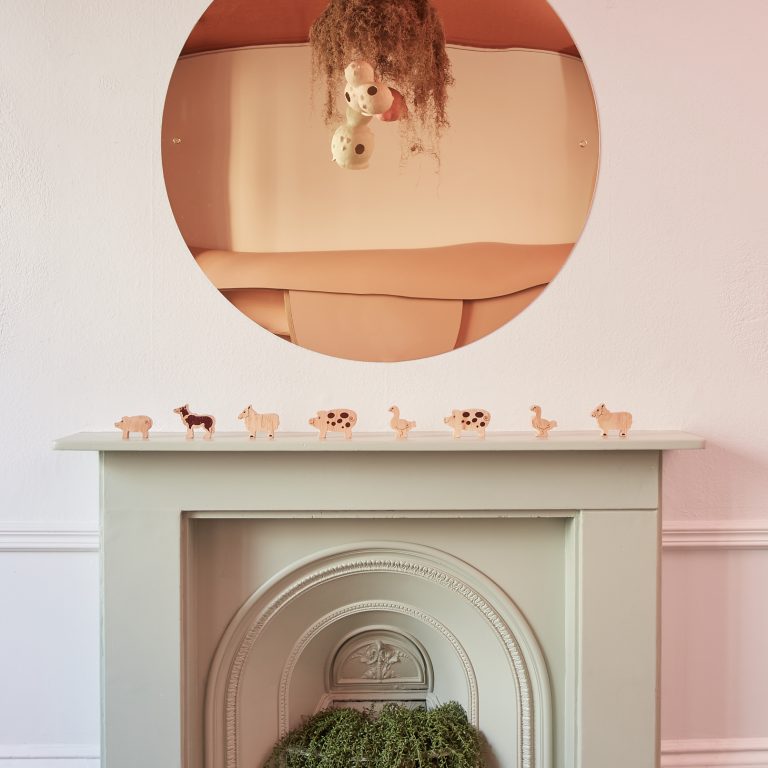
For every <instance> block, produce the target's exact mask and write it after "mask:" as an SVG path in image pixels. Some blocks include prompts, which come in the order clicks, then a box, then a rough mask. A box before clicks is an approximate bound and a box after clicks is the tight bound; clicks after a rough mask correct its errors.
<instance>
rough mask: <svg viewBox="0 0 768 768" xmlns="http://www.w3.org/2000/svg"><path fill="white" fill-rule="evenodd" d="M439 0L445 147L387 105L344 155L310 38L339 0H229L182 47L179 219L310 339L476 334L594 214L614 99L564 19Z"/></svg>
mask: <svg viewBox="0 0 768 768" xmlns="http://www.w3.org/2000/svg"><path fill="white" fill-rule="evenodd" d="M433 5H434V7H435V9H436V10H437V12H438V13H439V15H440V18H441V19H442V23H443V27H444V30H445V35H446V40H447V50H448V55H449V58H450V61H451V67H452V73H453V77H454V85H453V86H452V87H451V88H450V90H449V95H448V103H447V118H448V121H449V127H448V128H447V129H446V130H445V131H444V132H443V135H442V139H441V142H440V145H439V162H438V161H436V160H435V158H434V156H433V155H431V154H430V153H429V152H425V153H420V154H416V153H409V152H408V147H407V142H404V137H407V131H404V130H403V128H404V126H403V125H401V124H400V123H398V122H382V121H372V123H371V128H372V130H373V131H374V132H375V141H376V144H375V155H374V156H373V157H372V158H371V159H370V163H369V165H368V167H367V168H366V169H365V170H361V171H355V172H350V171H346V170H343V169H342V168H340V167H339V166H338V165H337V164H336V163H334V162H333V161H332V153H331V137H332V135H333V133H334V129H335V127H336V126H335V125H328V124H326V122H325V121H324V116H323V98H324V94H323V89H322V83H313V79H312V75H311V52H310V48H309V45H308V43H307V39H308V31H309V28H310V26H311V24H312V22H313V21H314V19H315V18H317V16H318V15H319V14H320V13H321V12H322V10H323V8H324V7H325V0H319V1H318V0H292V1H291V2H289V1H288V0H285V1H284V2H281V3H279V4H275V3H268V2H266V0H248V1H244V0H215V2H213V3H212V4H211V6H210V7H209V8H208V10H207V11H206V12H205V14H204V15H203V17H202V18H201V19H200V21H199V22H198V24H197V25H196V26H195V28H194V29H193V31H192V33H191V35H190V37H189V39H188V40H187V43H186V45H185V47H184V49H183V51H182V54H181V56H180V58H179V61H178V63H177V65H176V68H175V70H174V73H173V76H172V79H171V83H170V85H169V89H168V95H167V98H166V104H165V112H164V116H163V131H162V155H163V170H164V174H165V181H166V186H167V190H168V196H169V200H170V203H171V207H172V209H173V213H174V215H175V217H176V220H177V222H178V225H179V228H180V230H181V233H182V236H183V237H184V240H185V242H186V243H187V245H188V246H189V248H190V251H191V252H192V254H193V256H194V258H195V259H196V261H197V263H198V265H199V266H200V267H201V268H202V269H203V270H204V272H205V273H206V275H207V276H208V277H209V278H210V280H211V281H212V282H213V284H214V285H215V286H216V287H217V288H218V289H219V290H220V291H221V293H222V294H223V295H224V296H225V297H226V298H227V299H228V300H229V301H230V302H231V303H232V304H233V305H234V306H235V307H237V308H238V309H239V310H240V311H242V312H243V313H245V314H246V315H247V316H248V317H250V318H251V319H253V320H254V321H255V322H257V323H259V324H260V325H261V326H263V327H264V328H266V329H267V330H269V331H271V332H272V333H275V334H277V335H279V336H281V337H282V338H284V339H286V340H287V341H290V342H292V343H294V344H298V345H300V346H303V347H306V348H308V349H312V350H315V351H318V352H322V353H325V354H329V355H334V356H337V357H342V358H348V359H356V360H366V361H397V360H410V359H416V358H422V357H428V356H431V355H436V354H440V353H444V352H448V351H450V350H452V349H456V348H458V347H462V346H464V345H466V344H469V343H471V342H473V341H475V340H477V339H479V338H481V337H483V336H485V335H486V334H488V333H490V332H492V331H493V330H495V329H497V328H499V327H500V326H502V325H504V324H505V323H507V322H508V321H509V320H511V319H512V318H514V317H515V316H516V315H517V314H519V313H520V312H521V311H522V310H523V309H525V307H527V306H528V305H529V304H530V303H531V302H532V301H533V300H534V299H535V298H536V297H538V296H539V295H540V294H541V293H542V291H543V290H544V289H545V288H546V286H547V285H548V284H549V282H550V281H551V280H552V279H553V278H554V277H555V275H556V274H557V272H558V271H559V269H560V268H561V267H562V265H563V264H564V262H565V260H566V259H567V258H568V255H569V254H570V252H571V249H572V248H573V245H574V243H575V242H576V240H577V239H578V237H579V235H580V233H581V230H582V228H583V226H584V223H585V221H586V217H587V214H588V211H589V206H590V203H591V199H592V194H593V191H594V185H595V179H596V173H597V162H598V127H597V115H596V110H595V103H594V98H593V95H592V91H591V88H590V84H589V80H588V78H587V75H586V71H585V68H584V65H583V63H582V61H581V58H580V56H579V54H578V51H577V50H576V48H575V46H574V44H573V41H572V40H571V38H570V36H569V35H568V32H567V30H566V29H565V27H564V26H563V24H562V23H561V21H560V20H559V19H558V17H557V16H556V15H555V14H554V12H553V11H552V9H551V8H550V6H549V5H548V4H547V3H545V2H543V0H524V1H523V2H517V3H512V2H511V1H510V0H486V1H484V2H483V3H471V4H470V3H466V1H465V0H434V2H433ZM341 75H342V82H343V73H341ZM387 85H388V86H389V87H394V88H397V86H398V84H397V83H387ZM344 107H345V104H344V89H343V87H342V88H340V89H339V112H340V113H342V114H343V111H344ZM401 123H402V121H401ZM404 148H405V151H404Z"/></svg>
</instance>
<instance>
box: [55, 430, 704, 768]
mask: <svg viewBox="0 0 768 768" xmlns="http://www.w3.org/2000/svg"><path fill="white" fill-rule="evenodd" d="M702 444H703V443H702V441H701V439H700V438H698V437H696V436H694V435H689V434H685V433H680V432H641V431H638V432H634V433H633V434H632V435H631V436H630V437H629V438H628V439H626V440H621V439H618V438H616V439H607V440H604V439H601V438H600V436H599V433H597V432H595V433H560V434H558V435H553V436H552V437H551V438H550V439H548V440H537V439H536V438H535V437H532V436H529V435H523V434H519V433H514V434H512V433H508V434H501V433H498V434H489V436H488V438H487V439H486V440H485V441H480V440H472V439H466V438H464V439H461V440H452V439H451V438H450V436H449V435H444V434H441V435H431V434H422V435H419V434H415V435H413V436H412V437H411V438H410V439H409V440H407V441H394V440H393V439H392V437H391V435H386V436H384V435H373V434H369V435H359V436H358V435H356V436H355V438H354V439H353V440H352V441H346V440H343V439H339V440H333V439H331V438H329V439H328V440H327V441H325V442H320V441H318V440H317V437H316V436H314V435H305V434H291V435H287V434H284V435H280V436H278V438H277V439H275V440H274V441H268V440H266V439H261V440H250V441H249V440H248V438H247V437H246V436H244V435H243V434H236V435H235V434H222V433H217V435H216V437H215V439H214V440H213V441H202V440H194V441H186V440H184V437H183V435H179V434H153V435H152V437H151V439H150V440H149V441H140V440H131V441H123V440H121V439H120V436H119V434H114V435H113V434H102V433H82V434H78V435H73V436H71V437H68V438H63V439H61V440H59V441H58V442H57V444H56V447H57V448H59V449H62V450H90V451H98V452H99V454H100V468H101V484H102V485H101V498H102V504H101V506H102V598H103V602H102V713H103V734H102V736H103V738H102V760H103V765H104V766H106V768H128V767H129V766H130V768H134V767H135V766H137V765H141V766H144V767H146V768H153V767H155V766H156V767H157V768H168V767H169V766H183V767H184V768H245V766H248V767H249V768H251V767H252V766H253V767H255V766H257V765H259V764H260V761H261V760H263V759H264V757H265V756H266V754H268V751H269V748H270V747H271V745H272V744H273V743H274V741H275V740H276V739H277V738H279V736H280V735H282V734H284V733H285V732H286V731H287V730H288V729H289V728H290V727H293V725H295V724H297V723H298V722H299V721H300V719H301V717H302V716H304V715H307V714H311V713H312V712H313V711H315V710H316V709H317V708H318V707H321V706H324V705H327V704H330V703H334V704H340V703H345V702H346V703H352V705H368V704H371V703H378V704H381V703H382V702H384V701H389V700H395V701H401V702H404V703H406V704H407V703H408V702H426V703H427V705H431V704H434V703H438V702H443V701H447V700H451V699H454V700H458V701H459V702H460V703H461V704H462V705H463V706H464V708H465V709H466V711H467V713H468V715H469V717H470V720H471V721H472V722H474V723H475V724H477V725H478V726H479V727H480V729H481V730H482V731H483V733H484V735H485V736H486V738H487V739H488V747H487V751H488V760H489V766H491V768H493V766H501V767H503V768H571V767H573V768H576V767H577V766H582V767H583V768H602V767H603V766H604V767H605V768H613V766H616V765H622V766H623V767H624V768H648V766H654V765H657V764H658V609H659V600H658V567H659V483H660V478H661V456H662V452H663V451H664V450H668V449H688V448H699V447H701V446H702Z"/></svg>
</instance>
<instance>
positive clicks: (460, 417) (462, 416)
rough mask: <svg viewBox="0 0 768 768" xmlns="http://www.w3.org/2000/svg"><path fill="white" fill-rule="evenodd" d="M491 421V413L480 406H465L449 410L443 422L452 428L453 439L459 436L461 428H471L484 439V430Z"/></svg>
mask: <svg viewBox="0 0 768 768" xmlns="http://www.w3.org/2000/svg"><path fill="white" fill-rule="evenodd" d="M490 421H491V414H490V413H489V412H488V411H484V410H483V409H482V408H465V409H463V410H462V409H459V410H454V411H451V415H450V416H446V417H445V418H444V419H443V422H444V423H445V424H447V425H448V426H449V427H450V428H451V429H452V430H453V439H454V440H455V439H457V438H459V437H461V433H462V431H463V430H473V431H475V432H477V436H478V437H479V438H480V439H481V440H484V439H485V430H486V427H487V426H488V424H489V423H490Z"/></svg>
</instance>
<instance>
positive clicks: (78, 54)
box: [0, 0, 768, 768]
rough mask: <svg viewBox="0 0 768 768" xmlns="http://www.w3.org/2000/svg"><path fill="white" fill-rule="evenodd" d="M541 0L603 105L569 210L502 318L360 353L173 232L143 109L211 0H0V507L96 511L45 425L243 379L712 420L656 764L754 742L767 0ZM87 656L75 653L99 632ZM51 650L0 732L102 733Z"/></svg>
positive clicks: (741, 760) (162, 412)
mask: <svg viewBox="0 0 768 768" xmlns="http://www.w3.org/2000/svg"><path fill="white" fill-rule="evenodd" d="M555 5H556V7H557V9H558V10H559V11H560V13H561V15H562V17H563V19H564V20H565V22H566V24H567V25H568V26H569V28H570V30H571V32H572V34H573V36H574V38H575V40H576V42H577V44H578V46H579V49H580V50H581V51H582V53H583V56H584V60H585V62H586V65H587V67H588V69H589V71H590V74H591V76H592V80H593V85H594V90H595V94H596V98H597V103H598V111H599V116H600V121H601V131H602V134H601V137H602V159H601V169H600V176H599V180H598V188H597V195H596V199H595V202H594V206H593V209H592V213H591V215H590V219H589V222H588V224H587V227H586V229H585V232H584V235H583V236H582V238H581V241H580V242H579V244H578V245H577V247H576V249H575V250H574V253H573V255H572V257H571V258H570V260H569V261H568V263H567V265H566V267H565V268H564V269H563V270H562V272H561V273H560V275H559V276H558V278H557V279H556V280H555V282H554V283H553V284H552V285H551V286H550V288H549V289H548V290H547V291H546V292H545V294H544V295H543V296H542V298H541V299H539V300H538V301H537V302H535V303H534V304H533V305H532V306H531V307H530V308H529V309H528V310H526V311H525V312H524V313H523V314H522V315H521V316H520V317H519V318H517V319H516V320H515V321H514V322H513V323H511V324H510V325H509V326H507V327H505V328H502V329H501V330H499V331H498V332H496V333H494V334H492V335H491V336H490V337H488V338H486V339H483V340H482V341H480V342H477V343H476V344H474V345H471V346H469V347H466V348H464V349H462V350H459V351H457V352H454V353H451V354H449V355H445V356H440V357H436V358H430V359H428V360H422V361H416V362H413V363H399V364H392V365H389V366H381V365H365V364H361V363H352V362H345V361H339V360H334V359H330V358H326V357H323V356H321V355H317V354H313V353H308V352H306V351H304V350H300V349H295V348H293V347H291V346H290V345H288V344H286V343H284V342H282V341H280V340H279V339H276V338H274V337H272V336H271V335H270V334H268V333H266V332H265V331H263V330H261V329H260V328H258V327H257V326H255V325H254V324H253V323H251V322H250V321H247V320H245V319H244V318H243V317H242V316H241V315H240V314H239V313H238V312H236V310H234V309H231V308H230V307H229V305H227V304H226V302H225V300H224V299H222V297H221V296H220V295H219V294H218V292H217V291H216V290H215V289H214V288H213V287H212V286H211V285H210V283H209V282H208V280H207V279H206V278H205V277H204V276H203V275H202V274H201V273H200V271H199V270H198V269H197V268H196V267H195V265H194V264H193V263H192V261H191V259H190V257H189V254H188V252H187V249H186V247H185V245H184V243H183V241H182V239H181V237H180V235H179V233H178V230H177V229H176V226H175V224H174V222H173V219H172V216H171V213H170V210H169V207H168V204H167V201H166V199H165V191H164V185H163V180H162V165H161V160H160V149H159V139H160V116H161V114H162V106H163V100H164V96H165V88H166V85H167V82H168V78H169V77H170V74H171V71H172V68H173V65H174V62H175V59H176V56H177V53H178V50H179V49H180V47H181V45H182V43H183V41H184V40H185V39H186V36H187V34H188V32H189V30H190V28H191V27H192V25H193V24H194V22H195V21H196V19H197V18H198V17H199V15H200V13H201V12H202V10H203V7H204V6H205V0H173V2H160V3H158V2H156V1H155V0H151V1H150V0H135V2H133V3H131V8H130V12H129V11H128V10H126V7H125V5H124V4H122V3H120V4H118V3H116V2H99V3H96V2H86V3H80V4H77V11H78V12H77V13H76V14H74V15H73V10H72V9H73V6H72V5H71V4H69V3H51V2H47V1H44V0H27V1H26V2H24V3H15V4H13V6H14V12H13V13H11V14H9V15H6V18H5V19H4V24H3V26H2V28H0V71H2V72H3V78H2V85H0V88H1V89H2V91H1V92H0V135H2V137H3V140H2V141H3V149H2V151H1V152H0V178H1V179H2V180H3V181H2V185H0V252H1V253H2V258H0V360H1V361H2V364H0V393H2V395H3V397H2V401H3V403H4V404H5V406H4V415H3V429H4V433H3V434H4V440H3V441H2V443H1V444H0V528H3V526H4V527H5V528H9V527H13V526H18V525H22V526H23V525H26V526H28V527H34V526H37V527H39V528H40V529H41V530H44V531H53V532H56V530H57V529H59V528H61V527H62V526H67V525H69V526H72V525H75V526H83V527H86V528H90V529H92V528H95V526H96V520H97V510H98V492H97V465H96V461H95V459H93V458H92V457H88V456H78V457H74V456H69V455H61V454H53V453H52V452H51V451H50V441H51V439H52V438H54V437H56V436H59V435H63V434H67V433H71V432H75V431H79V430H84V429H108V428H110V425H111V424H112V422H114V421H115V420H116V419H117V418H118V417H119V416H120V415H121V414H122V413H144V412H147V413H150V414H151V415H152V416H153V417H154V418H155V423H156V425H157V428H158V429H178V424H177V422H176V417H175V416H174V415H173V414H172V413H171V409H172V408H173V407H174V406H175V405H178V403H179V402H182V401H186V400H189V401H190V402H191V403H192V404H193V405H196V406H197V407H199V408H200V409H205V410H206V411H209V412H214V413H217V414H221V415H220V416H219V426H220V428H221V429H222V430H228V429H236V428H237V427H238V426H239V425H238V423H237V419H236V415H237V413H238V412H239V410H240V409H241V408H242V407H243V406H244V405H245V404H246V403H248V402H251V401H252V402H254V405H257V403H258V404H259V405H260V406H261V408H260V410H265V411H271V410H277V411H279V412H280V413H281V422H283V424H284V426H285V429H288V430H296V429H301V428H302V427H303V426H304V425H305V423H306V418H307V415H308V414H310V413H312V412H313V411H314V410H316V409H317V408H318V407H322V403H324V402H331V401H332V402H344V403H348V404H349V405H350V406H351V407H355V408H356V410H357V411H358V413H359V414H360V422H359V425H360V428H361V429H364V430H374V429H382V428H384V427H385V426H386V421H385V420H386V417H387V416H388V414H387V412H386V408H387V407H388V406H389V405H390V404H391V402H394V401H395V400H397V401H398V403H399V404H400V406H401V407H402V408H403V410H404V412H405V411H407V412H408V413H414V414H418V419H419V423H420V426H422V425H423V426H424V427H425V428H427V429H430V428H440V426H441V418H442V416H443V415H444V413H445V412H447V411H446V410H445V409H446V408H448V409H450V408H451V407H455V406H454V405H453V404H454V403H458V402H463V401H465V400H467V399H469V400H470V401H471V402H477V403H482V404H483V406H484V407H486V408H488V409H489V410H491V411H492V412H494V419H495V421H497V425H498V428H499V429H524V428H526V426H527V423H528V422H527V418H528V417H529V413H528V410H527V409H528V406H529V404H530V403H531V402H540V403H542V405H544V406H545V407H546V410H547V412H548V413H551V414H552V416H553V417H555V418H557V420H558V421H559V422H560V423H561V424H562V425H567V426H568V427H570V428H573V429H590V428H593V425H592V422H591V419H590V418H589V413H590V411H591V409H592V408H593V407H594V405H595V404H596V403H597V402H600V401H606V402H607V403H608V404H609V407H612V408H616V409H624V408H626V409H630V410H632V411H633V412H634V413H635V423H636V426H637V428H638V429H641V428H661V427H668V428H682V429H686V430H690V431H693V432H697V433H699V434H701V435H703V436H705V437H706V438H707V440H708V442H709V445H708V448H707V450H706V451H704V452H690V453H685V454H681V455H679V456H677V455H673V456H669V457H668V458H667V459H666V461H665V474H664V505H665V510H664V514H665V517H666V519H667V521H668V523H669V524H671V522H673V521H674V522H677V523H678V524H679V526H681V527H682V529H683V533H682V534H680V533H679V531H676V532H673V533H674V535H673V533H668V534H667V540H668V542H673V541H677V542H678V543H679V542H680V541H681V540H683V539H685V538H686V536H688V534H687V533H685V531H688V532H689V533H690V536H689V539H691V540H694V541H696V542H698V546H699V547H701V546H704V545H706V547H707V549H700V548H695V547H681V548H679V549H669V550H668V551H667V553H666V554H665V568H664V601H665V605H664V617H663V618H664V623H663V634H664V638H663V640H664V646H663V651H664V670H663V671H664V679H663V686H662V695H663V700H662V707H663V723H662V731H663V736H664V738H665V740H666V742H665V743H666V747H665V749H666V752H667V754H665V758H664V759H665V764H667V765H682V764H687V765H698V766H702V768H703V766H707V765H713V764H717V763H715V757H713V755H716V754H718V755H719V757H717V759H718V760H720V761H721V762H720V764H723V765H734V766H735V765H745V764H751V765H768V704H767V703H766V694H765V691H766V690H768V686H766V682H767V681H768V662H766V655H765V648H766V647H768V627H766V624H765V620H764V614H765V608H764V606H765V602H764V585H765V584H766V583H767V580H768V512H767V511H766V498H768V493H766V491H768V482H767V481H766V474H767V473H766V468H767V467H768V423H766V422H768V411H766V407H765V402H766V381H768V376H767V375H766V374H767V373H768V291H767V290H766V286H767V285H768V259H767V258H766V253H768V216H766V213H765V209H766V206H765V197H766V189H765V187H766V178H768V131H766V125H767V124H768V101H767V100H766V99H765V98H764V97H763V93H764V92H765V72H766V67H765V60H764V54H763V49H764V46H763V37H764V31H765V25H766V21H768V11H767V10H766V5H765V2H764V0H740V2H738V3H732V4H726V3H712V2H707V3H702V2H701V1H700V0H676V1H675V2H669V0H646V1H645V2H642V3H641V2H633V3H630V2H627V1H626V0H557V2H556V3H555ZM86 11H87V12H86ZM190 345H194V347H195V349H196V354H194V355H190V353H189V347H190ZM203 360H204V361H205V364H204V365H203V364H202V363H201V361H203ZM283 413H285V417H284V418H283V416H282V414H283ZM227 414H229V417H228V416H227ZM497 414H498V415H497ZM707 521H709V522H712V521H714V523H713V524H711V525H709V527H707V525H706V523H707ZM747 525H751V526H752V533H751V534H750V535H749V536H746V537H744V536H741V534H740V533H739V531H741V530H744V529H745V526H747ZM5 528H4V529H5ZM745 539H746V541H747V543H748V544H749V548H748V549H741V548H737V547H736V544H737V543H738V542H739V541H742V542H743V541H744V540H745ZM71 556H72V557H78V555H77V554H76V553H74V552H73V553H72V555H71ZM30 557H36V558H38V560H39V566H38V567H39V568H40V569H41V572H42V573H44V574H45V576H46V578H43V579H40V580H35V581H34V582H32V581H30V580H24V579H22V580H21V581H20V582H18V583H17V585H15V587H14V588H15V589H16V590H22V591H24V590H25V591H26V595H27V599H26V600H25V601H23V604H25V605H34V604H38V605H42V604H43V603H42V602H41V599H40V598H41V597H42V596H43V595H44V592H43V591H42V590H43V589H44V587H43V586H42V585H44V584H45V582H46V581H47V580H50V579H63V578H68V577H67V576H66V571H65V570H62V569H59V568H58V567H57V565H56V564H55V563H54V562H52V561H50V560H48V559H46V558H47V556H46V555H45V554H44V553H43V552H42V551H40V552H39V553H38V554H34V555H30ZM65 593H66V594H70V595H71V600H72V604H73V606H76V605H79V604H80V603H81V601H82V600H83V599H91V597H86V596H84V595H83V594H82V592H81V591H80V590H79V582H77V581H76V580H73V581H72V582H71V589H70V590H68V591H67V590H65ZM73 615H74V614H73ZM4 620H5V626H6V627H9V626H10V627H23V626H28V625H27V623H26V621H25V619H24V617H22V616H15V615H9V616H4ZM78 626H79V625H78ZM95 629H96V628H95V627H92V628H91V627H90V625H89V626H88V627H83V628H82V631H83V632H86V631H88V632H90V631H95ZM14 631H16V630H14ZM18 631H22V630H18ZM73 631H74V630H73ZM78 631H80V630H78ZM6 642H7V640H6ZM18 645H19V647H23V646H24V644H23V643H21V644H18ZM13 647H16V646H13ZM29 663H30V664H32V665H34V664H35V659H34V658H32V659H29ZM88 663H89V664H90V665H92V666H91V667H88V670H85V669H84V672H83V674H84V675H85V672H86V671H88V674H89V675H90V671H92V670H94V669H96V668H97V667H96V665H97V663H98V661H97V659H96V657H95V655H94V656H93V657H92V658H91V659H90V661H89V662H88ZM83 664H86V662H83ZM37 668H38V669H39V666H38V667H37ZM29 669H30V667H29V665H23V664H22V665H19V666H18V667H17V668H12V669H9V670H7V673H4V675H5V677H4V683H3V684H4V691H5V697H4V698H2V699H1V700H0V723H4V722H5V723H8V722H11V718H9V717H7V715H8V712H9V711H10V710H11V708H13V707H15V705H14V702H16V701H21V700H22V698H23V695H25V692H27V691H28V690H29V683H28V678H29ZM69 672H71V670H69ZM69 672H68V673H67V674H69ZM67 674H64V673H63V672H62V671H58V672H57V671H56V670H55V669H52V670H50V672H49V670H48V668H47V667H46V685H47V688H46V690H47V691H48V697H47V699H44V700H42V701H41V702H40V705H39V707H38V708H37V709H36V710H35V711H34V712H30V714H29V717H27V718H22V719H19V718H18V717H14V718H13V721H12V722H13V723H14V731H13V733H10V732H6V731H2V730H0V757H2V756H3V755H6V756H7V755H9V754H13V750H11V749H10V747H9V745H10V744H11V743H12V741H13V740H15V742H16V743H17V744H26V745H30V744H31V745H33V746H34V744H37V745H38V746H39V745H41V744H42V745H43V747H45V745H48V747H50V745H51V744H54V745H55V744H70V745H71V744H77V743H80V744H82V743H84V742H88V741H90V740H92V739H96V737H95V736H94V734H95V733H96V732H97V723H96V722H95V710H94V709H93V708H88V707H87V706H85V705H84V704H83V703H82V701H81V702H80V703H79V704H78V703H75V704H73V707H74V711H78V712H81V713H82V717H81V720H80V721H79V722H78V723H76V724H72V723H71V722H70V721H68V720H67V721H66V722H65V721H63V720H61V719H58V718H57V714H56V710H55V708H54V706H53V704H54V702H58V701H61V700H62V698H65V699H66V697H67V696H69V695H70V692H71V690H72V688H71V686H70V685H69V677H68V676H67ZM85 676H88V675H85ZM89 679H90V678H89ZM28 751H29V752H30V753H31V754H35V755H38V756H40V755H44V754H48V755H50V754H51V751H50V749H49V751H48V752H47V753H46V752H45V749H43V748H42V747H40V748H39V749H37V751H35V750H34V749H32V748H31V747H30V748H29V750H28ZM86 752H87V750H86ZM66 754H72V752H71V751H70V752H67V753H66ZM684 761H687V762H684ZM697 761H698V762H697ZM723 761H725V762H723ZM749 761H751V762H749ZM38 764H39V765H42V762H41V763H38ZM590 768H592V767H590Z"/></svg>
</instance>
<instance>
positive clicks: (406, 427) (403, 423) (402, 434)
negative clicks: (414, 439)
mask: <svg viewBox="0 0 768 768" xmlns="http://www.w3.org/2000/svg"><path fill="white" fill-rule="evenodd" d="M389 412H390V413H391V414H392V418H391V419H390V420H389V426H390V427H392V429H394V430H395V439H396V440H405V438H407V437H408V432H409V431H410V430H412V429H413V428H414V427H415V426H416V422H415V421H408V420H407V419H401V418H400V409H399V408H398V407H397V406H396V405H393V406H392V407H391V408H390V409H389Z"/></svg>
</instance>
